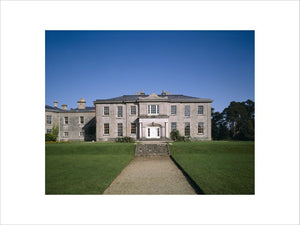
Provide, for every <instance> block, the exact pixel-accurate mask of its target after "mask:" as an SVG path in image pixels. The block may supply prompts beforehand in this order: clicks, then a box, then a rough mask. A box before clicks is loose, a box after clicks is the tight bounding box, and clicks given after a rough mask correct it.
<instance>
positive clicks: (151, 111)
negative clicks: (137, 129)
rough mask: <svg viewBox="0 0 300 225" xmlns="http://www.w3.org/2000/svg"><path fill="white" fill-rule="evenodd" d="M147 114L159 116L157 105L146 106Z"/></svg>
mask: <svg viewBox="0 0 300 225" xmlns="http://www.w3.org/2000/svg"><path fill="white" fill-rule="evenodd" d="M153 109H154V110H153ZM154 111H155V112H154ZM147 112H148V115H159V105H148V106H147Z"/></svg>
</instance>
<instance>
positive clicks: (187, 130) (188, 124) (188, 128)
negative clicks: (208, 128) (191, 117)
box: [184, 123, 190, 136]
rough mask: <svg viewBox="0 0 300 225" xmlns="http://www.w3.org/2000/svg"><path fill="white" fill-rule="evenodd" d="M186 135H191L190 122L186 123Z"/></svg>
mask: <svg viewBox="0 0 300 225" xmlns="http://www.w3.org/2000/svg"><path fill="white" fill-rule="evenodd" d="M184 135H185V136H190V123H185V124H184Z"/></svg>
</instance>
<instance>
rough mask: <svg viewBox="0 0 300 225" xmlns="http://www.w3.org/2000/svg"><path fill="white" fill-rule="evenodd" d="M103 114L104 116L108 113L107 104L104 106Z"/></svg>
mask: <svg viewBox="0 0 300 225" xmlns="http://www.w3.org/2000/svg"><path fill="white" fill-rule="evenodd" d="M103 114H104V116H108V115H109V106H104V110H103Z"/></svg>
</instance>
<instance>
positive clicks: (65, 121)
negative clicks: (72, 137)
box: [64, 116, 69, 124]
mask: <svg viewBox="0 0 300 225" xmlns="http://www.w3.org/2000/svg"><path fill="white" fill-rule="evenodd" d="M64 124H69V118H68V117H67V116H66V117H65V118H64Z"/></svg>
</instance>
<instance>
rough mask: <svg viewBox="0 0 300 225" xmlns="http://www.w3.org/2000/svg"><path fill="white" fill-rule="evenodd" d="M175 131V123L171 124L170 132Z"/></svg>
mask: <svg viewBox="0 0 300 225" xmlns="http://www.w3.org/2000/svg"><path fill="white" fill-rule="evenodd" d="M172 130H176V123H171V131H172Z"/></svg>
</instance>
